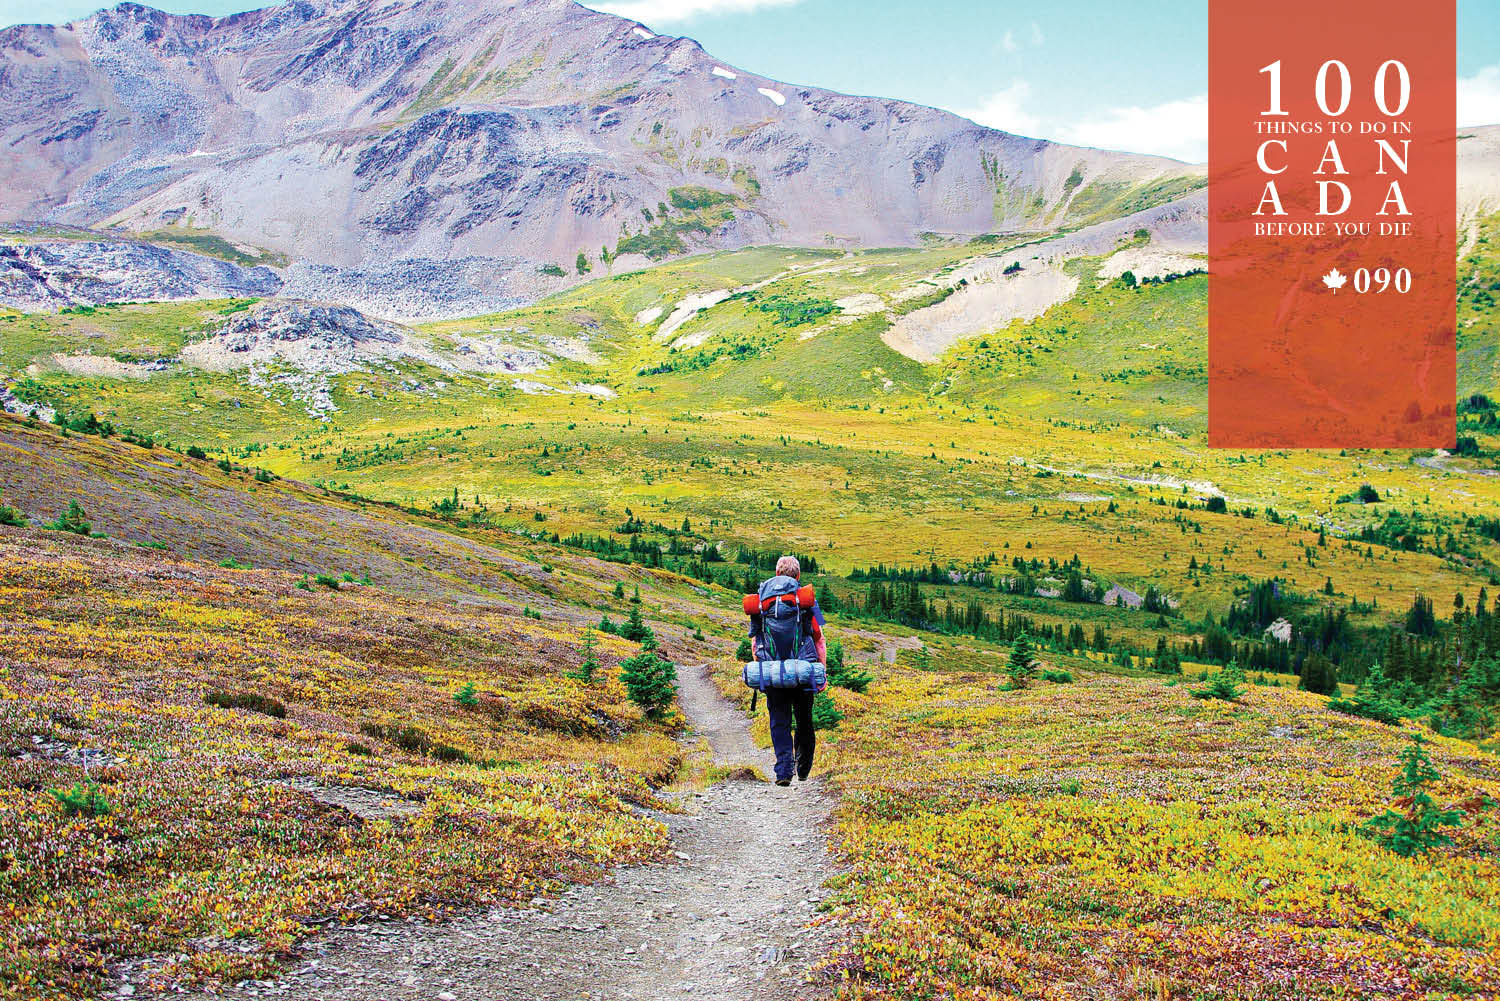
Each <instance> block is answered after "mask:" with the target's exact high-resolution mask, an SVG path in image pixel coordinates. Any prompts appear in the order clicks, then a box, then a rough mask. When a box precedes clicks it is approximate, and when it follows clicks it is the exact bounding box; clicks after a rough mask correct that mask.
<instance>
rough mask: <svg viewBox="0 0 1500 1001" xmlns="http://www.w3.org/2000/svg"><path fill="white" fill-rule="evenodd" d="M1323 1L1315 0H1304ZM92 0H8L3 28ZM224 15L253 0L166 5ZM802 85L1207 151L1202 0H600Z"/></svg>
mask: <svg viewBox="0 0 1500 1001" xmlns="http://www.w3.org/2000/svg"><path fill="white" fill-rule="evenodd" d="M1309 2H1313V0H1309ZM97 6H98V4H97V2H93V3H91V2H88V0H82V2H79V0H0V25H5V24H15V23H18V22H25V21H63V20H69V19H71V18H76V17H83V16H86V15H88V14H89V13H91V12H92V11H93V10H94V9H96V8H97ZM155 6H158V7H160V8H162V9H163V10H171V11H176V12H179V13H188V12H192V13H203V14H227V13H232V12H234V11H238V10H243V9H246V8H247V7H251V6H260V4H255V3H251V2H247V0H186V2H177V0H160V2H158V3H156V4H155ZM589 6H592V7H595V8H597V9H600V10H608V11H610V12H612V13H617V14H621V15H623V16H626V17H632V18H635V19H636V20H638V21H641V22H642V23H644V24H645V25H646V26H647V27H649V28H651V29H652V30H654V31H658V32H663V33H668V34H674V35H689V36H691V37H693V38H696V39H697V40H698V41H700V42H702V43H703V46H704V48H706V49H707V50H708V51H709V52H710V53H712V54H713V55H715V56H717V57H719V58H720V59H723V60H724V61H725V62H727V63H731V64H733V65H735V66H738V67H740V68H742V69H745V70H749V71H752V72H755V73H760V74H763V75H765V76H769V77H774V78H776V79H778V80H784V81H786V82H788V83H793V84H814V85H817V86H821V87H827V88H830V89H833V90H840V91H846V92H849V93H854V94H874V95H878V96H881V97H896V98H901V99H903V100H909V101H918V102H920V103H922V104H930V105H934V106H936V107H941V108H947V109H949V110H951V111H956V112H958V113H959V114H963V115H967V116H968V117H970V118H973V119H975V120H976V121H979V122H981V123H983V124H985V125H992V126H994V127H996V128H1003V129H1006V130H1008V131H1011V132H1018V133H1021V134H1023V135H1031V136H1038V137H1042V138H1047V139H1058V140H1063V141H1066V142H1076V143H1081V144H1084V145H1090V146H1103V147H1106V148H1113V149H1131V150H1135V151H1138V152H1151V153H1162V154H1165V155H1168V156H1176V157H1179V158H1182V159H1187V160H1201V159H1203V158H1204V156H1205V155H1206V154H1205V149H1206V146H1207V101H1206V99H1205V97H1204V93H1205V80H1206V77H1207V51H1206V49H1207V41H1206V38H1207V33H1206V20H1207V7H1208V5H1207V2H1206V0H1133V2H1131V3H1120V2H1118V0H980V2H974V0H967V2H966V0H920V2H913V0H591V2H590V3H589ZM1458 50H1459V104H1460V108H1459V119H1460V120H1459V124H1460V125H1481V124H1492V123H1497V122H1500V3H1497V2H1496V0H1459V46H1458Z"/></svg>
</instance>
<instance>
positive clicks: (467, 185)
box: [0, 0, 1201, 317]
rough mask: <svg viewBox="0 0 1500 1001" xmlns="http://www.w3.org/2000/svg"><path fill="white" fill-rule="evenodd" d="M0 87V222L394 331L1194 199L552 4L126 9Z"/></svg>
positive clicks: (31, 38) (1148, 174)
mask: <svg viewBox="0 0 1500 1001" xmlns="http://www.w3.org/2000/svg"><path fill="white" fill-rule="evenodd" d="M716 68H717V69H718V70H719V72H716V71H715V70H716ZM0 80H4V82H5V86H3V87H0V141H3V143H4V146H3V148H5V149H6V150H7V151H8V155H7V156H6V157H4V158H0V219H9V220H44V221H49V222H55V223H67V224H70V225H82V226H99V225H101V224H106V223H107V224H111V225H119V226H123V227H125V228H126V229H129V230H132V231H135V232H140V233H150V232H152V231H156V230H160V229H162V228H164V227H182V228H187V229H190V230H191V231H193V232H204V231H207V232H211V233H214V234H217V235H219V236H221V237H224V238H225V239H227V240H230V241H231V242H233V243H235V244H239V245H243V246H249V247H255V248H263V249H264V250H266V251H270V252H274V253H276V254H281V255H285V256H286V257H287V258H288V259H289V260H290V262H292V268H291V269H290V271H289V272H288V274H287V275H286V277H287V280H288V282H289V283H290V284H291V285H292V286H293V287H292V288H290V289H288V290H287V291H286V292H284V293H283V294H287V295H296V296H304V297H310V298H336V299H339V300H341V301H349V302H354V303H356V304H358V305H361V306H364V307H366V308H367V309H369V310H370V311H373V312H376V313H378V314H380V315H386V316H393V317H417V316H434V315H456V314H458V313H461V312H464V311H479V310H483V309H492V308H497V307H500V308H503V307H504V306H506V305H514V304H515V303H517V302H519V301H524V300H528V299H532V298H535V297H536V296H537V295H538V294H541V293H545V292H549V291H554V290H556V289H558V288H560V287H562V286H563V285H566V284H567V283H569V282H572V281H577V280H579V279H578V277H577V275H576V273H575V269H574V268H572V267H571V264H572V262H573V260H574V258H575V257H576V255H577V254H578V253H579V252H583V253H584V254H585V255H586V256H588V257H589V258H590V260H591V261H593V262H594V264H595V267H596V270H595V272H594V273H595V274H597V273H598V272H599V270H601V268H600V258H601V256H602V254H601V251H603V250H604V249H606V248H607V249H609V250H611V251H615V250H619V251H620V252H621V253H624V254H626V255H628V256H629V257H630V259H632V260H636V259H639V256H640V255H643V254H644V255H646V256H647V257H649V258H659V257H661V256H664V255H670V254H674V253H681V252H685V251H688V250H692V249H699V248H706V247H713V248H729V247H740V246H746V245H751V244H759V243H771V242H785V243H792V244H809V245H817V246H826V245H828V244H829V243H830V242H832V243H834V244H835V245H839V244H842V245H850V246H852V245H911V244H915V243H917V242H919V241H920V240H921V238H922V235H923V234H930V233H936V234H941V235H953V236H957V237H961V236H965V235H972V234H976V233H983V232H991V231H998V230H1016V229H1027V230H1047V229H1051V228H1056V227H1060V226H1074V225H1077V224H1079V222H1080V221H1082V220H1080V219H1079V218H1077V217H1076V214H1070V213H1072V210H1071V209H1070V208H1069V205H1070V204H1071V203H1072V202H1074V201H1078V202H1079V203H1080V204H1084V203H1086V204H1088V205H1090V206H1091V207H1092V208H1091V211H1095V212H1097V211H1098V206H1100V205H1101V204H1103V205H1106V206H1107V205H1109V204H1112V203H1111V201H1110V199H1111V198H1114V197H1116V195H1115V193H1116V192H1118V193H1119V197H1120V198H1122V199H1123V198H1124V197H1126V195H1125V193H1126V192H1128V191H1132V190H1135V189H1136V187H1137V186H1139V185H1143V184H1145V183H1146V182H1148V181H1149V182H1155V181H1161V180H1164V179H1169V178H1174V177H1186V178H1187V179H1188V180H1187V181H1186V184H1187V185H1188V186H1191V185H1192V184H1193V183H1197V181H1196V179H1198V178H1200V177H1201V170H1200V169H1198V168H1191V167H1187V166H1185V165H1182V164H1178V163H1175V162H1173V161H1169V160H1163V159H1160V158H1153V157H1138V156H1129V155H1124V154H1117V153H1106V152H1102V151H1098V150H1085V149H1078V148H1073V147H1065V146H1059V145H1056V144H1053V143H1048V142H1041V141H1037V140H1032V139H1026V138H1022V137H1019V136H1013V135H1009V134H1007V133H1004V132H997V131H994V130H990V129H984V128H980V127H978V126H976V125H974V124H973V123H971V122H968V121H966V120H964V119H961V118H958V117H956V116H954V115H950V114H947V113H945V112H940V111H936V110H933V109H931V108H923V107H919V106H916V105H910V104H903V103H901V102H897V101H888V100H879V99H871V98H857V97H848V96H845V95H841V94H835V93H831V92H828V91H823V90H819V89H816V88H810V87H798V86H794V85H791V84H786V83H782V82H779V81H774V80H770V79H767V78H765V77H760V76H757V75H755V74H753V73H750V72H747V71H745V70H741V69H738V68H732V69H731V68H728V67H727V66H725V64H723V63H722V61H720V60H715V59H713V58H712V57H710V56H709V55H708V54H707V53H705V52H704V51H703V50H702V49H701V48H700V47H699V46H698V44H697V43H696V42H693V41H692V40H690V39H685V38H674V37H671V36H664V35H654V34H652V33H650V32H648V31H645V30H642V29H641V28H640V26H639V25H637V24H636V23H635V22H633V21H629V20H624V19H621V18H617V17H613V16H611V15H607V14H600V13H597V12H594V11H591V10H587V9H585V8H583V7H580V6H578V5H577V4H574V3H572V2H570V0H391V2H386V3H382V4H379V5H375V4H368V3H365V2H363V0H335V2H330V3H302V2H295V3H285V4H282V5H280V6H275V7H270V8H266V9H264V10H258V11H251V12H248V13H244V14H238V15H235V16H233V17H227V18H218V19H215V18H209V17H198V16H176V15H168V14H162V13H160V12H157V11H153V10H150V9H148V8H145V7H141V6H137V5H134V4H122V5H121V6H119V7H116V8H114V9H112V10H107V11H102V12H100V13H98V14H96V15H94V16H93V17H90V18H88V19H85V20H82V21H79V22H76V23H74V24H71V25H64V26H61V27H35V26H32V27H25V26H18V27H14V28H8V29H5V30H4V31H0ZM1165 187H1166V189H1167V190H1168V192H1169V193H1168V195H1167V196H1165V197H1169V196H1170V193H1172V192H1177V191H1180V190H1186V189H1185V188H1183V187H1181V186H1180V185H1179V186H1177V187H1173V185H1171V184H1169V185H1166V186H1165ZM695 189H697V190H700V191H701V190H703V189H706V190H707V191H709V192H711V193H716V194H715V195H713V197H714V198H717V199H720V200H719V201H717V202H711V203H710V204H708V205H702V204H699V198H698V197H697V196H695V195H694V194H692V192H693V191H694V190H695ZM684 191H687V192H689V193H688V194H687V195H686V196H684V195H683V194H682V192H684ZM674 192H677V196H676V197H674ZM1084 192H1089V194H1090V196H1091V197H1089V198H1081V197H1080V196H1081V195H1082V194H1083V193H1084ZM663 207H665V208H666V209H667V214H666V217H665V218H664V217H663V214H662V208H663ZM1137 207H1139V206H1137ZM1088 221H1092V220H1088ZM632 238H635V239H634V240H632ZM454 265H458V271H459V272H460V278H459V279H458V280H456V281H455V280H448V281H434V280H433V279H432V278H431V275H432V273H433V272H437V271H441V270H442V269H444V268H449V267H452V266H454ZM544 265H561V266H563V267H564V268H566V271H567V273H566V275H559V274H557V272H556V269H549V273H543V272H542V271H541V268H542V267H543V266H544ZM168 291H169V290H168Z"/></svg>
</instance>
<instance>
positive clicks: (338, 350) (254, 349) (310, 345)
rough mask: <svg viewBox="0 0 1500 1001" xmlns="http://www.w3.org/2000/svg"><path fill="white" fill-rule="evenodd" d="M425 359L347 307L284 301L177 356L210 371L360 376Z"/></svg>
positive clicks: (396, 331)
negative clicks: (379, 362) (386, 362)
mask: <svg viewBox="0 0 1500 1001" xmlns="http://www.w3.org/2000/svg"><path fill="white" fill-rule="evenodd" d="M428 355H429V352H427V351H426V350H425V349H424V348H423V347H421V346H419V345H417V344H415V343H410V342H409V339H408V337H407V335H406V334H405V332H404V331H403V330H402V328H400V327H397V326H396V325H394V324H390V323H385V322H382V321H378V320H372V319H371V318H370V317H368V316H365V315H364V314H363V313H361V312H359V310H357V309H354V308H353V307H351V306H338V305H330V304H326V303H312V302H286V301H277V302H264V303H259V304H257V305H255V306H253V307H251V308H250V309H248V310H246V311H244V312H242V313H236V314H234V315H232V316H231V317H230V318H229V319H228V320H227V321H225V323H224V325H223V326H221V327H220V328H219V330H218V332H217V333H215V334H214V335H213V336H212V337H210V338H208V339H207V340H204V341H199V342H197V343H195V344H190V345H188V347H186V348H184V349H183V352H182V357H183V360H184V361H187V362H189V363H191V364H193V365H196V366H198V367H199V368H205V369H210V370H220V371H227V370H231V369H239V368H248V367H250V366H251V365H256V364H266V363H273V362H280V363H285V364H287V365H290V366H293V367H295V368H297V369H298V370H300V371H302V372H307V373H313V372H321V373H326V374H341V373H345V372H354V371H360V370H362V369H363V368H364V367H365V366H366V364H367V363H369V362H370V361H371V360H373V359H390V358H398V357H418V358H422V359H423V360H427V356H428Z"/></svg>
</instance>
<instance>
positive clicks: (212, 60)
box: [0, 0, 1500, 1001]
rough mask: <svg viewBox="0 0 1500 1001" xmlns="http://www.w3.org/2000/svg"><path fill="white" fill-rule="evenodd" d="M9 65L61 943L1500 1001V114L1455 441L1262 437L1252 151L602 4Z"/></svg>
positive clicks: (34, 871)
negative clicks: (1237, 191) (1223, 387)
mask: <svg viewBox="0 0 1500 1001" xmlns="http://www.w3.org/2000/svg"><path fill="white" fill-rule="evenodd" d="M0 108H3V114H0V136H3V139H4V143H5V150H6V153H5V156H4V157H0V175H3V176H4V178H5V181H6V183H5V184H4V185H0V188H3V189H4V191H3V193H0V218H3V220H4V224H3V231H0V404H3V408H4V412H3V413H0V942H3V946H4V949H3V952H0V998H4V999H14V1001H60V999H70V998H104V997H126V996H135V997H143V996H157V995H170V996H174V997H193V998H199V997H209V996H219V997H231V998H249V997H264V996H271V995H279V996H290V997H299V998H350V999H371V1001H373V999H377V998H386V999H396V998H401V999H408V998H409V999H418V998H420V999H432V998H438V999H445V1001H455V999H458V998H474V999H481V998H484V999H489V998H495V999H511V998H515V999H521V998H527V999H530V998H539V999H559V1001H560V999H569V1001H572V999H580V998H593V999H604V998H610V999H641V1001H647V999H649V1001H658V999H662V998H676V997H691V996H699V997H703V998H706V999H715V1001H716V999H733V1001H740V999H752V998H754V999H777V1001H789V999H804V1001H812V999H819V1001H824V999H839V1001H857V999H869V1001H873V999H890V1001H898V999H899V1001H916V999H939V998H941V999H949V998H951V999H962V1001H1001V999H1013V998H1037V999H1040V998H1047V999H1077V1001H1083V999H1111V1001H1147V999H1165V998H1173V999H1195V1001H1196V999H1225V1001H1229V999H1244V1001H1249V999H1254V1001H1262V999H1264V1001H1273V999H1274V1001H1300V999H1311V998H1316V999H1338V998H1379V999H1403V1001H1404V999H1410V1001H1418V999H1421V1001H1427V999H1438V998H1463V999H1476V1001H1477V999H1482V998H1495V997H1500V987H1497V985H1500V758H1497V757H1496V754H1497V753H1500V313H1497V312H1496V296H1497V295H1500V126H1495V127H1489V128H1477V129H1467V130H1464V131H1463V132H1462V133H1461V134H1460V135H1459V136H1458V154H1459V163H1460V171H1459V204H1460V214H1461V218H1460V246H1459V248H1458V273H1459V286H1460V291H1459V295H1458V302H1457V309H1458V314H1457V315H1458V364H1459V392H1458V397H1457V399H1456V400H1455V401H1454V404H1455V414H1456V418H1455V419H1456V424H1457V434H1456V437H1455V440H1454V442H1453V444H1452V447H1451V448H1446V449H1438V450H1426V451H1415V452H1413V451H1395V450H1390V451H1385V450H1356V449H1346V450H1342V451H1333V450H1329V451H1294V450H1272V451H1244V452H1239V451H1226V450H1221V449H1211V448H1209V446H1208V442H1207V397H1208V388H1207V386H1208V355H1207V318H1206V317H1207V299H1208V283H1209V275H1208V271H1209V262H1208V255H1207V236H1206V233H1207V192H1206V184H1207V174H1206V169H1205V168H1204V167H1203V166H1201V165H1189V164H1184V163H1180V162H1177V161H1175V160H1169V159H1165V158H1161V157H1154V156H1144V155H1133V154H1126V153H1113V152H1107V151H1101V150H1096V149H1087V148H1081V147H1073V146H1068V145H1063V144H1059V143H1053V142H1049V141H1045V140H1038V139H1031V138H1025V137H1021V136H1015V135H1011V134H1009V133H1005V132H1000V131H996V130H992V129H987V128H984V127H981V126H979V125H976V124H974V123H972V122H969V121H967V120H965V119H962V118H959V117H957V116H954V115H951V114H948V113H946V112H942V111H938V110H935V109H931V108H926V107H921V106H918V105H913V104H906V103H903V102H900V101H895V100H886V99H878V98H864V97H849V96H846V95H842V94H837V93H834V92H832V91H827V90H821V89H818V88H814V87H804V86H799V85H795V84H791V83H787V82H782V81H777V80H772V79H769V78H765V77H761V76H758V75H756V74H755V73H754V72H753V71H752V70H748V69H742V68H740V67H735V66H730V65H728V64H726V63H723V62H720V61H718V60H716V59H715V58H714V57H713V56H711V55H709V54H708V53H706V52H705V51H704V50H703V49H702V48H701V47H700V46H698V44H697V43H696V42H693V41H692V40H691V39H687V38H679V37H675V36H671V35H665V34H659V33H657V32H656V31H655V30H653V29H652V28H651V27H650V26H648V25H645V24H641V23H639V22H637V21H634V20H630V19H625V18H620V17H616V16H613V15H609V14H604V13H598V12H595V11H592V10H589V9H586V8H584V7H581V6H578V5H577V4H574V3H572V2H571V0H386V2H383V3H379V4H365V3H359V2H354V0H330V2H326V3H325V2H314V3H302V2H291V3H286V4H282V5H279V6H273V7H268V8H266V9H264V10H259V11H251V12H248V13H244V14H236V15H232V16H229V17H223V18H212V17H207V16H198V15H193V16H188V15H175V14H165V13H161V12H158V11H154V10H151V9H149V8H147V7H143V6H140V5H138V4H134V3H125V4H121V5H119V6H118V7H115V8H113V9H110V10H105V11H101V12H99V13H98V14H95V15H93V16H92V17H89V18H86V19H83V20H80V21H77V22H74V23H72V24H69V25H63V26H57V27H51V26H35V25H30V26H27V25H18V26H15V27H10V28H5V29H3V30H0ZM785 554H792V555H795V556H796V557H797V559H798V561H799V565H800V572H801V578H800V580H801V583H802V584H804V585H811V586H812V588H813V589H814V591H815V592H816V595H817V601H818V603H819V609H820V614H821V615H823V616H825V617H826V623H825V624H824V625H823V626H822V627H821V628H822V630H823V631H824V632H826V635H827V638H828V650H827V654H828V659H827V673H828V680H829V682H830V684H829V687H828V688H827V690H826V691H824V692H820V693H818V694H817V696H816V697H815V699H814V703H813V708H812V712H813V719H814V721H815V725H816V727H817V742H818V745H817V746H818V750H817V755H818V756H817V765H816V768H815V770H814V771H813V774H812V776H811V778H809V780H808V781H807V782H806V783H805V784H799V785H797V786H796V787H794V788H791V789H782V788H779V787H778V786H776V785H775V784H773V783H772V782H770V781H767V779H768V775H769V771H770V764H769V762H770V755H769V753H768V751H767V748H768V747H769V746H770V744H771V735H770V732H769V729H768V724H767V717H766V713H765V712H763V711H760V710H759V709H758V708H756V709H754V710H752V697H753V696H755V695H756V693H755V692H752V690H750V689H749V688H747V687H746V686H745V684H744V683H743V682H742V680H741V669H742V665H743V663H744V662H745V661H746V660H753V659H755V657H756V654H754V653H753V652H752V650H751V645H750V642H749V640H748V639H747V638H746V633H747V622H746V614H745V610H744V609H745V607H746V606H744V605H742V601H743V596H745V595H754V593H755V592H756V590H757V585H758V584H759V583H760V582H761V581H762V580H764V579H766V578H768V577H771V576H772V575H773V573H779V572H780V571H778V570H777V564H778V558H779V557H782V556H783V555H785ZM799 739H801V738H800V736H799Z"/></svg>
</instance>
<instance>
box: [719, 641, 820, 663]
mask: <svg viewBox="0 0 1500 1001" xmlns="http://www.w3.org/2000/svg"><path fill="white" fill-rule="evenodd" d="M828 656H829V659H830V660H832V658H833V651H832V649H831V648H830V650H829V652H828ZM734 659H735V660H738V661H741V662H747V661H752V660H754V659H755V644H753V643H751V642H750V637H748V636H745V637H742V638H741V639H740V645H739V646H737V647H735V648H734Z"/></svg>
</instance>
